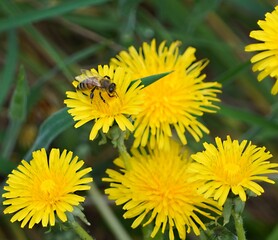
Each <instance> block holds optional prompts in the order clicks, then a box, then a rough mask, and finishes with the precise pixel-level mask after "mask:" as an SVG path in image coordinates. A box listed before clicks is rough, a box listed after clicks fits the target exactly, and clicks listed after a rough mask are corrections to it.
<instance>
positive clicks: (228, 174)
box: [224, 163, 242, 184]
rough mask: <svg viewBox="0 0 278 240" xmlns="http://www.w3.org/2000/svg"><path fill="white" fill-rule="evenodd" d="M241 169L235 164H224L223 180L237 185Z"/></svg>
mask: <svg viewBox="0 0 278 240" xmlns="http://www.w3.org/2000/svg"><path fill="white" fill-rule="evenodd" d="M241 176H242V169H241V167H240V166H239V165H238V164H236V163H226V164H225V165H224V178H225V180H226V181H227V182H228V183H230V184H238V182H239V181H240V180H241Z"/></svg>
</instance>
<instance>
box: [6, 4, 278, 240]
mask: <svg viewBox="0 0 278 240" xmlns="http://www.w3.org/2000/svg"><path fill="white" fill-rule="evenodd" d="M277 4H278V2H277V1H271V0H264V1H263V0H261V1H259V0H244V1H241V0H225V1H220V0H210V1H205V0H199V1H194V0H183V1H181V0H165V1H162V0H149V1H146V0H145V1H143V0H141V1H138V0H117V1H106V0H79V1H46V0H42V1H36V0H29V1H28V0H21V1H20V0H19V1H9V0H1V1H0V66H1V70H0V143H1V146H0V148H1V151H0V177H1V188H2V186H3V185H4V184H5V180H6V177H7V174H8V173H10V172H11V170H12V169H13V168H15V167H16V166H17V164H18V163H19V162H20V161H21V159H26V160H30V157H31V152H32V151H33V150H36V149H39V148H41V147H59V148H61V149H64V148H66V149H68V150H71V151H73V152H74V153H75V154H76V155H78V156H79V157H80V158H82V159H84V160H85V161H86V164H87V166H92V167H93V177H94V180H95V182H96V184H97V185H98V186H99V188H100V189H101V190H102V189H104V188H105V187H106V185H105V184H103V183H102V182H101V178H102V177H104V176H105V170H106V169H107V168H108V167H112V160H113V159H114V158H115V157H116V156H117V152H116V151H115V150H114V149H113V147H112V145H111V143H106V144H103V145H101V146H99V145H98V140H96V141H93V142H91V141H89V140H88V136H89V131H90V129H91V125H90V124H86V125H85V126H83V127H81V128H79V129H74V128H73V127H72V126H73V124H74V123H73V120H72V118H71V117H70V116H69V115H68V114H67V112H66V111H65V105H64V103H63V101H64V99H65V92H66V91H67V90H74V89H73V86H72V85H71V82H72V81H73V79H74V76H76V75H79V74H80V69H81V68H92V67H96V66H97V65H99V64H101V65H102V64H107V63H108V62H109V60H110V58H111V57H114V56H115V55H116V54H117V53H119V51H121V50H124V49H127V48H128V47H129V46H131V45H134V46H135V47H136V48H138V47H139V46H140V45H141V44H142V42H143V41H147V42H150V41H151V39H153V38H156V39H157V42H158V43H160V42H161V41H163V40H167V42H168V43H171V41H174V40H180V41H181V42H182V46H181V50H184V49H185V48H186V47H188V46H193V47H195V48H197V59H199V60H200V59H202V58H208V59H209V60H210V64H209V65H208V66H207V67H206V68H205V70H204V72H205V73H206V74H207V81H219V82H221V83H222V84H223V93H222V94H221V95H220V98H221V104H219V105H220V107H221V110H220V111H219V112H218V113H217V114H205V116H204V118H203V122H204V123H205V124H206V126H208V128H209V129H210V131H211V133H210V135H209V136H205V137H204V138H203V139H202V142H204V141H209V142H213V139H214V137H215V136H220V137H221V138H226V135H228V134H229V135H231V137H232V138H233V139H239V140H242V139H248V140H251V141H252V142H253V143H254V144H256V145H258V146H265V147H266V148H267V149H268V150H269V151H270V152H271V153H272V154H273V156H274V157H273V158H272V161H275V162H278V157H277V156H278V148H277V146H278V143H277V142H278V104H277V99H278V98H277V96H272V95H271V94H270V90H271V87H272V85H273V83H274V80H273V79H270V78H269V79H266V80H264V81H263V82H261V83H258V82H257V80H256V76H257V74H256V73H255V74H254V73H252V71H251V64H250V62H249V60H250V57H251V56H252V55H254V54H250V53H246V52H244V47H245V46H246V45H247V44H249V43H252V42H255V41H254V40H252V39H250V38H249V33H250V31H252V30H255V29H259V27H258V25H257V21H258V20H259V19H264V15H265V13H266V12H272V11H273V10H274V7H275V5H277ZM188 138H189V146H190V147H191V149H192V151H199V150H202V149H203V147H202V144H201V143H202V142H201V143H195V142H194V141H193V138H192V137H190V136H188ZM276 180H278V179H277V177H276ZM263 186H264V185H263ZM264 189H265V193H264V194H263V195H262V196H260V197H258V198H253V199H250V200H248V201H247V206H246V209H245V214H244V221H245V228H246V231H247V238H248V239H251V240H262V239H267V240H277V239H278V204H277V203H278V189H277V184H276V185H271V186H264ZM84 206H85V214H86V216H87V218H88V220H89V221H90V222H91V224H92V226H90V227H85V228H86V229H87V230H88V231H89V232H90V233H91V234H92V235H93V236H94V237H95V238H96V239H100V240H105V239H107V240H108V239H109V240H113V239H118V238H117V237H116V236H115V235H114V234H113V231H111V228H110V227H109V225H108V224H107V223H106V221H105V220H104V219H103V218H102V216H101V213H100V211H99V207H96V206H95V204H94V201H92V200H91V199H90V198H88V200H87V201H86V202H85V205H84ZM110 206H111V208H112V210H113V211H114V213H115V214H116V216H117V218H118V219H119V221H120V223H121V224H122V226H123V228H124V229H125V230H126V231H127V232H128V234H129V235H130V238H131V239H142V238H141V230H140V229H137V230H131V228H130V225H131V223H132V221H131V220H128V221H124V220H123V219H122V217H121V215H122V214H123V212H122V210H121V208H120V207H115V206H114V205H113V204H112V203H111V204H110ZM0 211H1V213H0V239H1V240H6V239H16V240H21V239H22V240H23V239H47V240H48V239H63V240H67V239H78V238H77V237H76V236H75V235H74V233H73V232H71V231H69V230H68V229H67V231H60V229H59V227H56V228H54V229H52V231H51V233H48V234H45V232H46V231H47V230H48V229H42V228H41V227H40V226H37V227H34V228H33V229H31V230H30V229H21V228H20V227H19V226H20V224H18V223H14V224H11V223H10V222H9V219H10V218H11V216H4V215H3V206H1V207H0ZM188 239H196V238H195V237H194V236H191V235H189V236H188Z"/></svg>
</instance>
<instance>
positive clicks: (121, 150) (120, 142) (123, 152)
mask: <svg viewBox="0 0 278 240" xmlns="http://www.w3.org/2000/svg"><path fill="white" fill-rule="evenodd" d="M124 141H125V133H124V132H122V133H121V135H120V137H119V138H118V144H117V147H118V150H119V153H120V156H121V157H122V159H123V161H124V164H125V168H126V169H127V170H128V169H129V168H130V163H129V159H130V155H129V153H128V152H127V150H126V146H125V143H124Z"/></svg>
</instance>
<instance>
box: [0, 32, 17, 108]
mask: <svg viewBox="0 0 278 240" xmlns="http://www.w3.org/2000/svg"><path fill="white" fill-rule="evenodd" d="M7 35H8V36H7V44H8V46H7V54H6V58H5V66H4V70H3V73H2V76H1V88H0V110H1V109H2V105H3V102H4V100H5V98H6V96H7V94H8V91H9V89H10V87H11V85H12V83H13V81H14V75H15V71H16V66H17V58H18V41H17V33H16V31H15V30H10V31H9V32H8V34H7Z"/></svg>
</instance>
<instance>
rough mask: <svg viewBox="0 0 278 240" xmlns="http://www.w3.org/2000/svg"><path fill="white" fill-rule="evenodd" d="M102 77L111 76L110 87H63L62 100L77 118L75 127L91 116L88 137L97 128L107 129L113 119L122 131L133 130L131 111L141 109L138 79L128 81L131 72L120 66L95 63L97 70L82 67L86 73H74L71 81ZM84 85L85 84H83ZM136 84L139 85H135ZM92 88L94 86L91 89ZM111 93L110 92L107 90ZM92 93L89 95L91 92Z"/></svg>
mask: <svg viewBox="0 0 278 240" xmlns="http://www.w3.org/2000/svg"><path fill="white" fill-rule="evenodd" d="M94 76H97V77H101V78H103V77H105V78H108V79H111V80H109V81H111V83H113V84H115V85H114V86H113V89H108V90H107V89H105V88H100V87H96V88H95V87H94V86H90V85H88V87H87V88H88V89H86V86H84V87H83V89H81V90H78V89H76V91H74V92H73V91H67V92H66V94H67V97H68V99H66V100H65V101H64V102H65V104H66V105H67V107H68V108H70V109H69V110H68V112H69V113H70V114H71V115H72V116H73V119H74V120H75V121H77V123H76V124H75V127H76V128H78V127H80V126H82V125H83V124H85V123H87V122H89V121H92V120H94V121H95V123H94V125H93V127H92V130H91V133H90V137H89V138H90V140H94V139H95V137H96V136H97V133H98V131H99V130H100V129H101V130H102V131H103V133H107V132H108V131H109V129H110V127H111V126H112V125H113V123H114V122H116V123H117V125H118V126H119V128H120V129H121V130H122V131H125V130H127V129H128V130H130V131H133V130H134V125H133V123H132V122H131V121H130V119H129V118H130V116H131V115H136V114H137V113H138V112H139V111H140V110H141V105H142V103H143V102H142V101H143V99H142V95H141V94H140V89H141V88H142V86H141V85H140V81H135V82H133V83H132V80H133V79H132V76H131V74H128V73H127V72H125V71H124V69H122V68H114V67H113V66H112V67H110V66H108V65H104V66H103V67H102V66H98V70H96V69H91V70H88V71H86V75H85V74H84V73H82V75H80V76H78V77H76V79H78V80H76V81H74V82H73V85H74V87H75V88H77V86H78V84H80V83H82V82H83V81H84V80H86V79H87V78H88V77H94ZM85 85H86V84H85ZM139 85H140V86H139ZM92 90H94V91H93V92H92ZM110 90H111V92H112V90H113V92H112V94H110V92H109V91H110ZM92 93H93V95H92Z"/></svg>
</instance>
